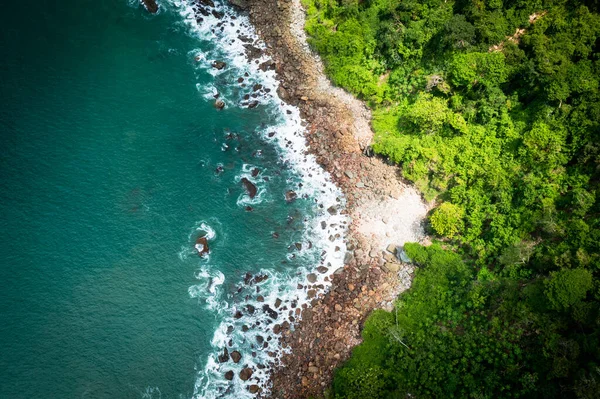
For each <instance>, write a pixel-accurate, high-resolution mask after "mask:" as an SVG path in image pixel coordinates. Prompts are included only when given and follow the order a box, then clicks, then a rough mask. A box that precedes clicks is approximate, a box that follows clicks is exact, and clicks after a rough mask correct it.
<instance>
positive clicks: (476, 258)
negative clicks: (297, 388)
mask: <svg viewBox="0 0 600 399" xmlns="http://www.w3.org/2000/svg"><path fill="white" fill-rule="evenodd" d="M304 5H305V7H306V10H307V15H308V17H307V22H306V31H307V33H308V35H309V42H310V44H311V46H312V47H313V48H314V49H315V50H316V51H317V52H318V53H319V54H320V55H321V57H322V59H323V61H324V64H325V69H326V73H327V74H328V76H329V77H330V79H331V80H332V81H333V82H334V83H335V84H336V85H339V86H341V87H344V88H346V89H347V90H349V91H350V92H352V93H354V94H355V95H357V96H358V97H360V98H362V99H364V100H365V101H367V102H368V104H369V105H370V106H371V108H372V109H373V129H374V131H375V142H374V144H373V149H374V150H375V152H377V153H378V154H380V155H381V156H383V157H386V158H388V159H389V160H390V161H391V162H394V163H397V164H398V165H399V166H400V167H401V170H402V173H403V175H404V177H405V178H407V179H408V180H410V181H412V182H413V183H414V184H415V185H416V187H418V188H419V190H420V191H421V192H422V193H423V195H424V197H425V198H426V199H428V200H435V201H436V204H437V206H436V208H435V209H434V210H433V212H432V213H431V214H430V215H429V218H428V225H429V228H430V230H431V233H432V234H433V235H434V236H435V237H436V238H437V242H436V243H435V244H434V245H432V246H431V247H427V248H424V247H421V246H419V245H416V244H409V245H407V246H406V252H407V253H408V254H409V255H410V256H411V257H412V259H413V260H414V262H415V263H416V264H418V265H419V266H420V267H419V269H418V270H417V272H416V276H415V279H414V282H413V287H412V288H411V289H410V290H409V291H407V292H406V293H404V294H402V295H401V296H400V298H398V300H397V302H396V306H395V311H393V312H391V313H388V312H384V311H377V312H375V313H374V314H373V315H372V316H371V317H370V318H369V319H368V321H367V322H366V324H365V327H364V331H363V336H364V343H363V344H362V345H360V346H359V347H357V348H356V349H355V350H354V352H353V355H352V358H351V359H350V360H349V361H348V362H347V363H346V364H345V365H344V366H343V367H341V368H340V369H339V370H338V371H337V372H336V375H335V379H334V383H333V386H332V390H331V391H332V394H331V395H332V397H335V398H403V397H406V396H407V395H408V394H412V395H415V396H416V397H473V398H488V397H489V398H492V397H544V398H547V397H573V398H596V397H598V395H599V392H600V301H599V300H600V283H599V281H600V280H599V279H598V277H599V275H600V258H599V255H600V251H599V249H600V228H599V227H600V226H599V225H600V201H598V197H599V196H600V191H599V185H598V183H599V181H600V134H599V133H600V94H599V80H600V53H599V50H600V13H599V12H600V5H599V2H598V1H597V0H587V1H574V0H572V1H569V0H529V1H526V0H456V1H451V0H447V1H444V0H419V1H417V0H361V1H359V0H304Z"/></svg>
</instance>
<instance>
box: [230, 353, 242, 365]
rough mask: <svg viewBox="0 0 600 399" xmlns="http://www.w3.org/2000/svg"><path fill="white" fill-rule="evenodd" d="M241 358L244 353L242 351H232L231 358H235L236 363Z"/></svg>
mask: <svg viewBox="0 0 600 399" xmlns="http://www.w3.org/2000/svg"><path fill="white" fill-rule="evenodd" d="M241 359H242V354H241V353H240V352H238V351H233V352H231V360H233V362H234V363H239V362H240V360H241Z"/></svg>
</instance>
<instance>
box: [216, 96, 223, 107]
mask: <svg viewBox="0 0 600 399" xmlns="http://www.w3.org/2000/svg"><path fill="white" fill-rule="evenodd" d="M215 108H216V109H223V108H225V101H223V100H221V99H220V98H218V99H217V100H216V101H215Z"/></svg>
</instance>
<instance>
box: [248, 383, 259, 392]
mask: <svg viewBox="0 0 600 399" xmlns="http://www.w3.org/2000/svg"><path fill="white" fill-rule="evenodd" d="M259 390H260V387H259V386H258V385H256V384H253V385H250V386H249V387H248V391H250V393H257V392H258V391H259Z"/></svg>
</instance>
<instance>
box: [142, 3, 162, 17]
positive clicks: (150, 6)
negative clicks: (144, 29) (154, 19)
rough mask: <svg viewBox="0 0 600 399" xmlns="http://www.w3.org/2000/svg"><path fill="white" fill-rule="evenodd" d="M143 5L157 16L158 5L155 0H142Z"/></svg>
mask: <svg viewBox="0 0 600 399" xmlns="http://www.w3.org/2000/svg"><path fill="white" fill-rule="evenodd" d="M142 4H144V7H146V10H148V12H149V13H152V14H156V13H157V12H158V4H156V1H155V0H142Z"/></svg>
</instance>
